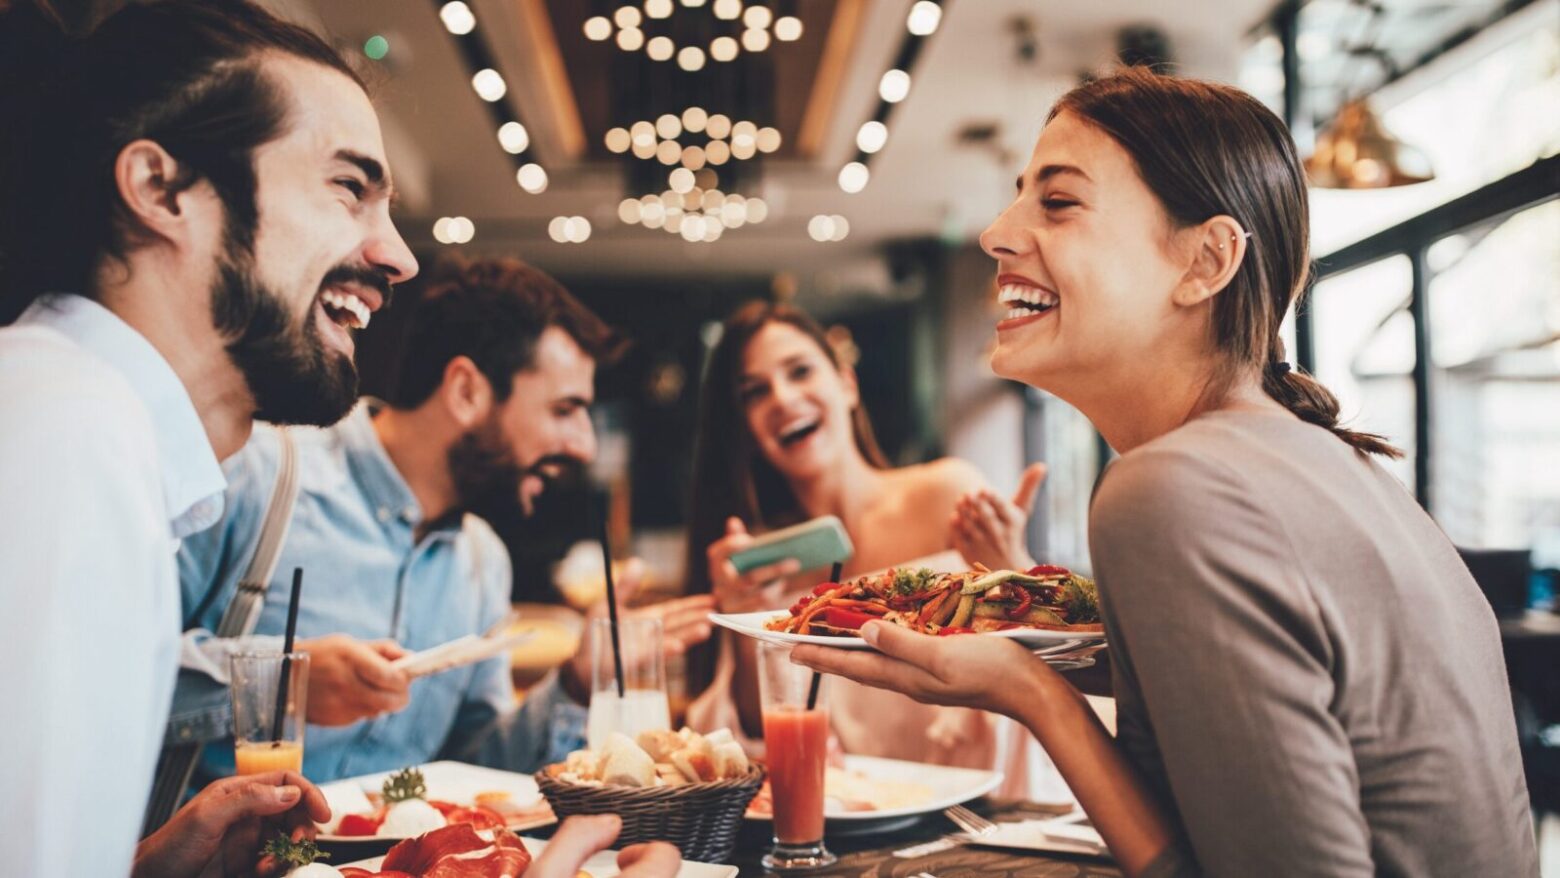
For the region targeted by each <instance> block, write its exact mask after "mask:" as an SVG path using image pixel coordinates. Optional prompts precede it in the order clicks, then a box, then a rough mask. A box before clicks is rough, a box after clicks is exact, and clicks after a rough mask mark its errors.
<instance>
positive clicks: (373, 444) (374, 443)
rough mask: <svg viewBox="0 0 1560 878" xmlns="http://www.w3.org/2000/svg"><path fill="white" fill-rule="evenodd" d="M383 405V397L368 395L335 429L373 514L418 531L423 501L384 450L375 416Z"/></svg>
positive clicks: (381, 521) (385, 523)
mask: <svg viewBox="0 0 1560 878" xmlns="http://www.w3.org/2000/svg"><path fill="white" fill-rule="evenodd" d="M384 407H385V403H384V402H382V401H381V400H377V399H374V398H373V397H368V396H365V397H363V399H362V401H360V402H359V403H358V404H357V406H356V407H354V408H353V409H352V413H351V414H349V415H347V416H346V417H345V418H343V419H342V421H341V423H340V424H337V425H336V428H335V429H336V431H337V433H338V434H339V435H340V436H341V441H342V444H343V445H344V447H345V448H346V450H347V465H348V466H349V467H350V468H351V469H352V477H353V478H354V479H356V480H357V483H358V486H359V487H360V488H362V490H363V495H364V496H365V497H367V498H368V501H369V502H370V503H372V504H373V506H374V515H375V517H377V518H378V519H379V522H380V524H383V525H388V524H389V523H390V522H391V521H401V522H403V523H405V524H406V525H407V526H408V527H410V528H412V529H414V530H415V529H416V528H417V527H418V526H419V525H421V524H422V520H423V510H422V504H420V503H418V502H417V497H416V495H414V494H413V493H412V488H411V486H410V485H408V484H407V483H406V477H405V476H403V475H401V471H400V470H399V469H396V466H395V461H393V460H391V459H390V452H388V451H386V450H385V446H384V443H383V442H381V441H379V433H378V431H376V430H375V429H374V415H375V414H378V413H379V411H380V410H381V409H383V408H384Z"/></svg>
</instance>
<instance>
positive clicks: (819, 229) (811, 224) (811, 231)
mask: <svg viewBox="0 0 1560 878" xmlns="http://www.w3.org/2000/svg"><path fill="white" fill-rule="evenodd" d="M807 236H808V237H810V238H812V239H813V240H814V241H818V242H820V243H822V242H824V241H827V240H829V239H830V238H832V237H834V217H831V216H824V215H823V214H821V213H820V214H818V215H817V216H815V217H813V218H812V219H810V220H808V221H807Z"/></svg>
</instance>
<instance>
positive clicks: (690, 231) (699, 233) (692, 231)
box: [679, 216, 707, 244]
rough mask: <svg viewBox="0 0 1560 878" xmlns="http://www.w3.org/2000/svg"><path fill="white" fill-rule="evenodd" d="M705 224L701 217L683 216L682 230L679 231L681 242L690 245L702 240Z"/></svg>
mask: <svg viewBox="0 0 1560 878" xmlns="http://www.w3.org/2000/svg"><path fill="white" fill-rule="evenodd" d="M706 222H707V221H706V220H705V219H704V217H702V216H684V217H683V221H682V228H681V229H679V231H681V232H682V236H683V240H684V241H687V242H688V243H690V244H692V243H693V242H695V241H700V240H703V239H704V227H705V225H706Z"/></svg>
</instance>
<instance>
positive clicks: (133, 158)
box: [114, 139, 221, 244]
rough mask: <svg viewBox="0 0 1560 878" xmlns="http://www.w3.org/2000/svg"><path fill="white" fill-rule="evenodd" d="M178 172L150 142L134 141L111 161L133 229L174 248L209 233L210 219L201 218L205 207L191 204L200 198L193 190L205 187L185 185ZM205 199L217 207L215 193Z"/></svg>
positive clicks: (170, 158)
mask: <svg viewBox="0 0 1560 878" xmlns="http://www.w3.org/2000/svg"><path fill="white" fill-rule="evenodd" d="M181 172H182V169H181V168H180V166H179V162H178V161H177V160H176V159H174V157H173V156H172V155H170V154H169V153H168V151H167V150H165V149H163V148H162V145H161V144H159V143H157V142H156V141H153V140H146V139H142V140H136V141H133V142H131V143H130V144H128V145H126V146H125V148H124V149H121V150H120V151H119V155H118V156H117V157H116V158H115V159H114V185H115V187H116V188H117V189H118V190H119V199H120V201H121V202H122V203H123V204H124V208H125V210H126V211H128V212H129V214H130V216H132V217H133V218H134V219H135V223H136V226H137V227H138V228H139V229H140V230H142V231H143V232H144V233H149V234H150V235H152V236H154V237H156V238H161V239H163V240H165V241H170V242H172V243H174V244H181V243H185V242H188V241H190V240H191V239H192V236H193V235H194V234H197V233H201V232H202V231H204V232H205V233H209V232H210V228H209V226H210V222H211V219H212V218H211V217H209V216H204V215H202V214H204V212H205V210H204V208H205V205H201V206H199V207H197V206H196V205H195V204H194V202H195V201H196V200H197V199H198V198H200V197H201V194H199V193H197V192H196V191H195V190H196V189H205V188H206V187H191V186H188V185H184V184H183V183H182V182H181V180H180V176H181ZM204 196H205V198H206V199H207V200H210V201H211V202H212V205H211V206H212V207H217V205H216V197H215V193H211V192H209V191H206V192H205V193H204ZM217 228H218V229H220V228H221V225H220V223H218V225H217Z"/></svg>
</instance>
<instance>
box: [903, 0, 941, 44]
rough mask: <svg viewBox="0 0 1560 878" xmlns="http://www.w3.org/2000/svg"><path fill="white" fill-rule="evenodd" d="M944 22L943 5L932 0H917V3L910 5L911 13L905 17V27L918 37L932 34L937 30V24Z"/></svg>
mask: <svg viewBox="0 0 1560 878" xmlns="http://www.w3.org/2000/svg"><path fill="white" fill-rule="evenodd" d="M941 22H942V7H941V6H938V5H937V4H936V3H933V2H932V0H916V4H915V5H914V6H912V7H910V15H909V17H907V18H906V19H905V27H906V28H908V29H909V30H910V32H911V33H912V34H915V35H916V36H918V37H926V36H931V35H932V34H933V33H936V32H937V25H938V24H940V23H941Z"/></svg>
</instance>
